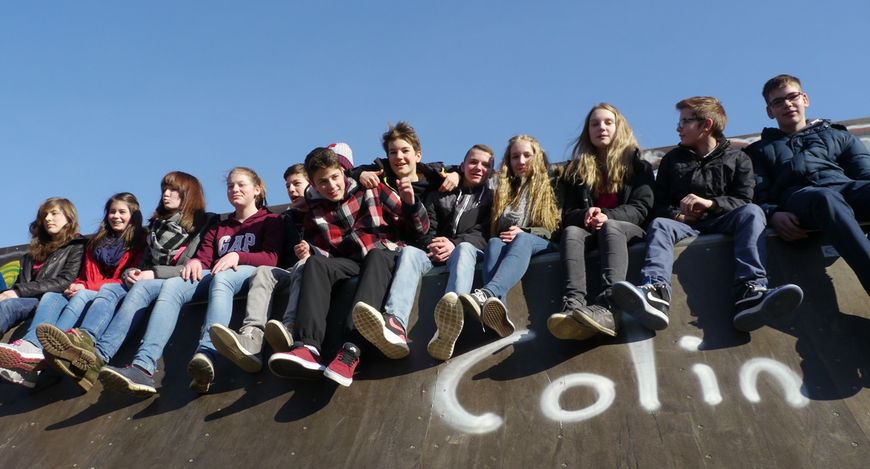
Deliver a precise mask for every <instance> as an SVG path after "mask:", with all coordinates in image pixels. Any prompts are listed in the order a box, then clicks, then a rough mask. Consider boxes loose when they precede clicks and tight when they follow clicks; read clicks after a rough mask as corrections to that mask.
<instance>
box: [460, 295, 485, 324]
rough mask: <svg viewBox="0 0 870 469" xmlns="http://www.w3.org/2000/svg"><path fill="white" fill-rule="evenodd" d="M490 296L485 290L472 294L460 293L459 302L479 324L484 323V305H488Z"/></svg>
mask: <svg viewBox="0 0 870 469" xmlns="http://www.w3.org/2000/svg"><path fill="white" fill-rule="evenodd" d="M487 298H489V297H488V296H486V293H484V292H483V290H474V291H473V292H471V293H460V294H459V301H460V302H462V307H463V308H465V311H467V312H468V314H470V315H471V317H473V318H474V319H475V320H476V321H477V322H481V323H482V322H483V319H482V317H483V316H482V314H483V305H484V304H485V303H486V300H487Z"/></svg>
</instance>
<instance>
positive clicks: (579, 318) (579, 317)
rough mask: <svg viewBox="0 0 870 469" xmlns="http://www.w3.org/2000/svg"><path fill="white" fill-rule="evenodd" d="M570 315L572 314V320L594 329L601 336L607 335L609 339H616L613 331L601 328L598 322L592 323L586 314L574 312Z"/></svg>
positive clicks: (578, 311)
mask: <svg viewBox="0 0 870 469" xmlns="http://www.w3.org/2000/svg"><path fill="white" fill-rule="evenodd" d="M571 314H572V317H573V318H574V319H576V320H577V321H580V322H581V323H583V324H584V325H586V326H589V327H591V328H592V329H595V330H596V331H598V332H601V333H603V334H607V335H609V336H610V337H616V331H615V330H613V329H608V328H606V327H604V326H602V325H601V324H599V323H598V322H596V321H594V320H593V319H592V318H591V317H590V316H589V315H588V314H586V313H584V312H583V311H580V310H574V311H572V312H571Z"/></svg>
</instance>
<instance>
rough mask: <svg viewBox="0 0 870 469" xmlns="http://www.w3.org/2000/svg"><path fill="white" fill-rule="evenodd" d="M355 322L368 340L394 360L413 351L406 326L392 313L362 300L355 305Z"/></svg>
mask: <svg viewBox="0 0 870 469" xmlns="http://www.w3.org/2000/svg"><path fill="white" fill-rule="evenodd" d="M353 324H354V326H355V327H356V330H358V331H359V333H360V334H362V336H363V337H365V338H366V340H368V341H369V342H371V343H372V344H373V345H374V346H375V347H377V348H378V350H380V351H381V352H383V354H384V355H386V356H387V357H389V358H392V359H393V360H397V359H399V358H405V357H407V356H408V353H409V352H410V351H411V349H409V348H408V340H407V339H406V337H407V336H406V333H405V328H404V327H402V325H401V324H399V321H397V320H396V316H394V315H392V314H381V312H380V311H378V310H376V309H374V308H372V307H371V306H369V305H367V304H365V303H363V302H362V301H360V302H358V303H357V304H356V305H355V306H354V307H353Z"/></svg>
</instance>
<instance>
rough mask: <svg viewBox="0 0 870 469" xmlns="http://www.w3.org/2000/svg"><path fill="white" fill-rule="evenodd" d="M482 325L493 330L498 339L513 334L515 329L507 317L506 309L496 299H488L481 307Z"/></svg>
mask: <svg viewBox="0 0 870 469" xmlns="http://www.w3.org/2000/svg"><path fill="white" fill-rule="evenodd" d="M483 323H484V324H486V325H487V327H489V328H490V329H492V330H494V331H495V333H496V334H498V335H499V337H507V336H509V335H511V334H513V333H514V331H515V330H516V327H514V323H512V322H511V319H510V318H509V317H508V312H507V308H506V307H505V305H504V303H502V302H501V301H500V300H499V299H498V298H490V299H488V300H486V304H484V305H483Z"/></svg>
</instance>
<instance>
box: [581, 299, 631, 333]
mask: <svg viewBox="0 0 870 469" xmlns="http://www.w3.org/2000/svg"><path fill="white" fill-rule="evenodd" d="M614 311H616V312H617V314H614ZM619 313H620V311H619V310H618V309H617V308H613V307H611V306H610V305H603V304H598V303H596V304H592V305H589V306H586V305H580V307H579V308H576V309H574V310H573V311H572V312H571V314H572V315H573V316H574V318H575V319H577V320H578V321H580V322H581V323H583V324H585V325H587V326H589V327H591V328H593V329H595V330H597V331H598V332H602V333H604V334H607V335H609V336H610V337H616V331H617V330H619Z"/></svg>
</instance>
